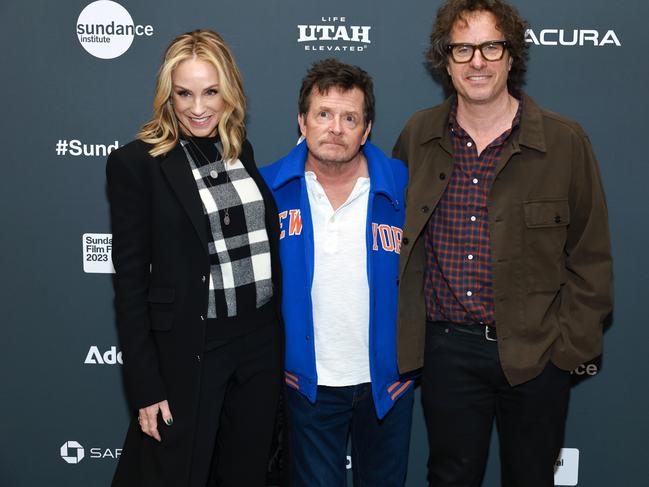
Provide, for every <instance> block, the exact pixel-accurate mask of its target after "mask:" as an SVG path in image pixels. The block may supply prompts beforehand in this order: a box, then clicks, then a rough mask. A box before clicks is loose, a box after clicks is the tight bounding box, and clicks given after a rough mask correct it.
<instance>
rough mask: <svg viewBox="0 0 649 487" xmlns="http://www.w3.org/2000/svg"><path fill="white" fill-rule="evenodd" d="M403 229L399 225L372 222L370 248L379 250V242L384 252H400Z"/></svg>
mask: <svg viewBox="0 0 649 487" xmlns="http://www.w3.org/2000/svg"><path fill="white" fill-rule="evenodd" d="M402 236H403V230H401V228H399V227H393V226H391V225H386V224H385V223H382V224H379V223H374V222H372V242H373V243H372V250H374V251H377V250H379V244H380V245H381V248H382V249H383V250H384V251H385V252H395V253H397V254H400V253H401V237H402Z"/></svg>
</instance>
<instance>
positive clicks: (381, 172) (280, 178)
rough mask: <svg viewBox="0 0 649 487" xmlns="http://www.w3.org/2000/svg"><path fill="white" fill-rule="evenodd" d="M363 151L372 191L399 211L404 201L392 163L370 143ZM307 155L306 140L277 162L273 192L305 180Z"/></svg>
mask: <svg viewBox="0 0 649 487" xmlns="http://www.w3.org/2000/svg"><path fill="white" fill-rule="evenodd" d="M362 151H363V154H364V155H365V159H367V169H368V172H369V174H370V188H371V191H372V192H373V193H376V194H384V195H385V196H387V197H388V198H389V199H390V201H391V202H392V204H393V205H394V207H395V209H398V208H399V206H400V205H402V204H403V201H399V200H398V199H397V195H398V193H397V191H396V188H395V181H394V176H393V175H392V171H390V169H389V167H388V166H389V164H391V161H390V160H389V159H388V158H387V157H386V156H385V155H384V154H383V152H382V151H381V149H379V148H378V147H376V146H375V145H374V144H372V143H371V142H369V141H368V142H365V145H363V147H362ZM307 153H308V149H307V145H306V140H303V141H302V142H300V143H299V144H298V145H297V146H295V147H294V148H293V150H292V151H291V152H289V154H288V155H286V156H285V157H283V158H282V159H280V160H279V161H278V162H277V163H278V164H280V169H279V171H277V175H276V176H275V179H274V180H273V182H272V183H271V187H272V189H273V191H275V190H277V189H278V188H280V187H281V186H283V185H285V184H286V183H288V182H289V181H291V180H294V179H299V178H304V164H305V163H306V158H307Z"/></svg>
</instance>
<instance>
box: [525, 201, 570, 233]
mask: <svg viewBox="0 0 649 487" xmlns="http://www.w3.org/2000/svg"><path fill="white" fill-rule="evenodd" d="M523 208H524V211H525V224H526V225H527V228H551V227H565V226H567V225H568V224H569V223H570V206H569V205H568V199H567V198H565V199H551V200H530V201H524V202H523Z"/></svg>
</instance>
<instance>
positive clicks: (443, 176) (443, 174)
mask: <svg viewBox="0 0 649 487" xmlns="http://www.w3.org/2000/svg"><path fill="white" fill-rule="evenodd" d="M439 179H441V180H442V181H443V180H444V179H446V173H444V172H440V173H439Z"/></svg>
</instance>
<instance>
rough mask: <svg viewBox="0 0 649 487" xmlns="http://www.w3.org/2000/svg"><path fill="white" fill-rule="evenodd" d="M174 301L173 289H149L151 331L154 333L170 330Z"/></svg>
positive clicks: (174, 292) (174, 291)
mask: <svg viewBox="0 0 649 487" xmlns="http://www.w3.org/2000/svg"><path fill="white" fill-rule="evenodd" d="M175 299H176V290H175V289H173V288H164V287H152V288H149V296H148V301H149V315H150V317H151V329H152V330H156V331H166V330H170V329H171V327H172V325H173V321H174V309H173V303H174V301H175Z"/></svg>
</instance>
